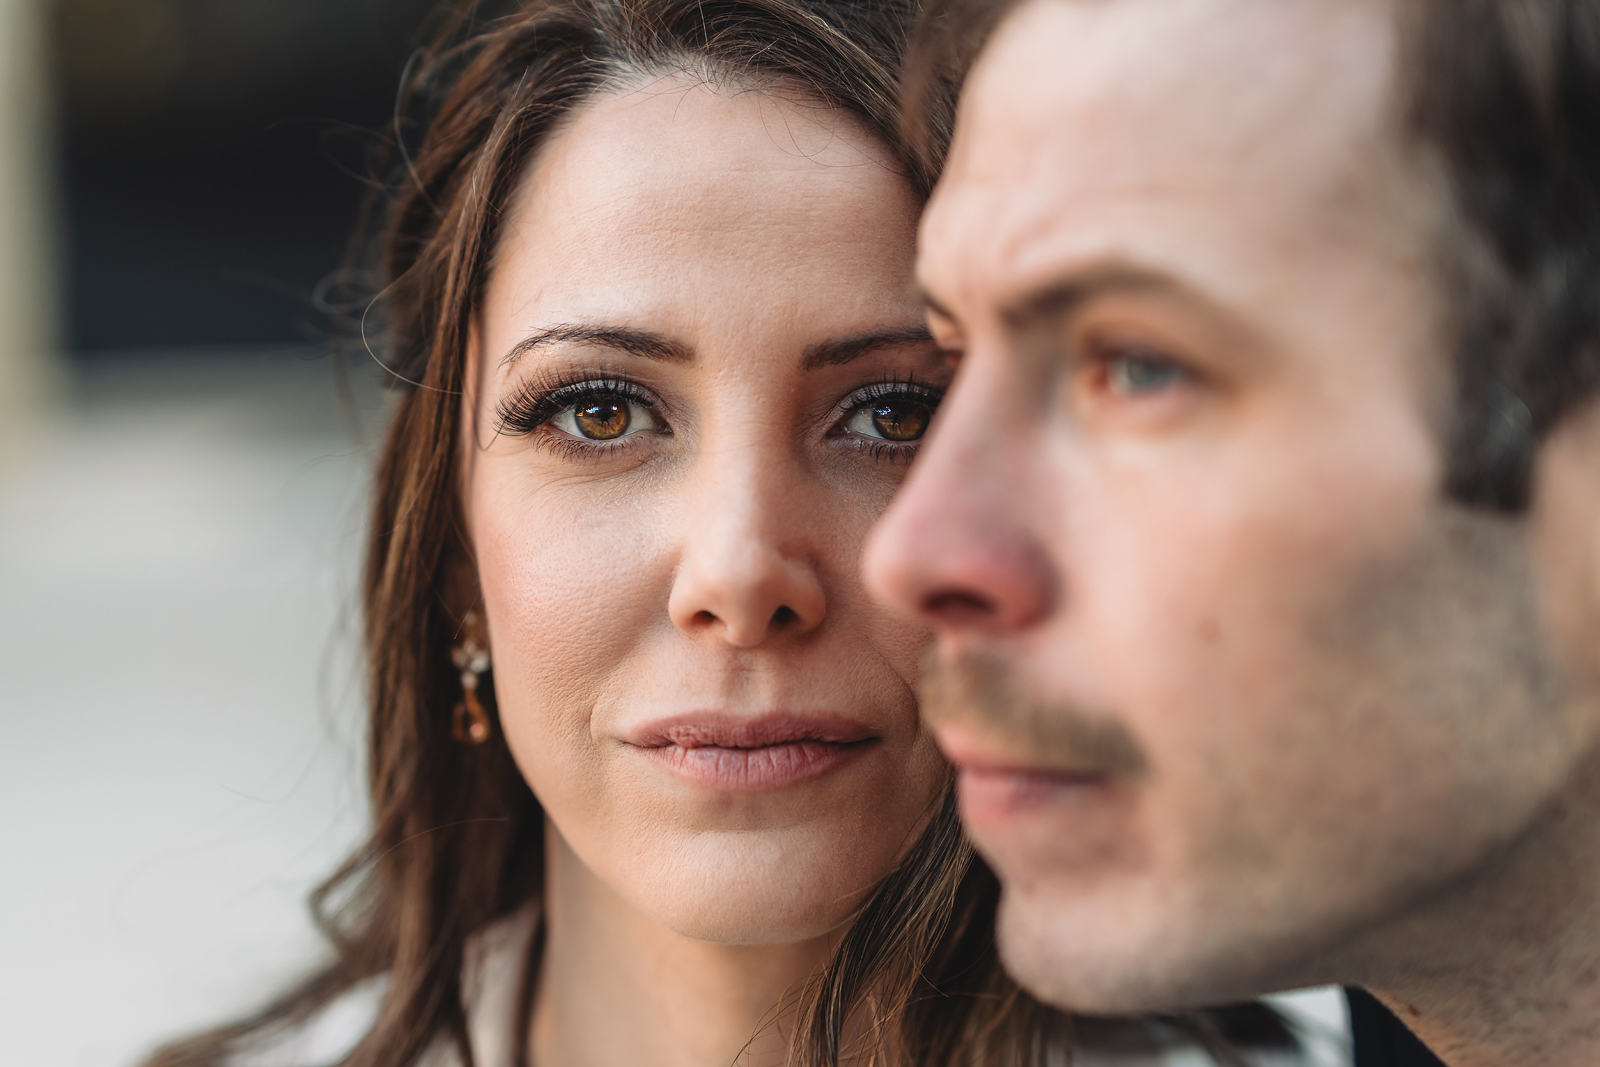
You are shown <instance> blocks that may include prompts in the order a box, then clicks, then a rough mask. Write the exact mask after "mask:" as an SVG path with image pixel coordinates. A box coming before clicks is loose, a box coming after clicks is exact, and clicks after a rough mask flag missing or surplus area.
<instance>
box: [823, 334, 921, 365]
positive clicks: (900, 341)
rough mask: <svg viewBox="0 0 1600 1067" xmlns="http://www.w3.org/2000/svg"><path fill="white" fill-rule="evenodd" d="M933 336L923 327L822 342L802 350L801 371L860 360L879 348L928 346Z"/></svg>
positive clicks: (856, 335) (857, 335)
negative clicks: (803, 356)
mask: <svg viewBox="0 0 1600 1067" xmlns="http://www.w3.org/2000/svg"><path fill="white" fill-rule="evenodd" d="M932 342H933V335H932V334H930V333H929V332H928V328H927V327H926V326H920V325H919V326H906V327H903V328H902V329H898V330H873V331H872V332H870V333H858V334H855V335H854V336H851V337H841V338H838V339H837V340H833V341H822V342H820V343H818V344H814V345H812V346H811V347H809V348H807V349H806V354H805V358H804V359H802V360H801V361H800V367H801V369H802V370H816V369H817V368H818V367H837V366H839V365H840V364H841V363H849V362H850V361H851V360H854V359H860V358H861V357H862V356H864V355H866V354H867V353H869V352H876V351H877V350H878V349H880V348H899V347H901V346H904V345H920V344H931V343H932Z"/></svg>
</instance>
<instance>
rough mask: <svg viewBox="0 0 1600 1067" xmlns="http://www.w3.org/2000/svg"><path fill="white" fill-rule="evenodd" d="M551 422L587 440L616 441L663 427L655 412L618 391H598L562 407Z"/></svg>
mask: <svg viewBox="0 0 1600 1067" xmlns="http://www.w3.org/2000/svg"><path fill="white" fill-rule="evenodd" d="M550 425H552V426H554V427H555V428H556V429H558V430H561V431H563V432H564V433H568V434H571V435H572V436H573V437H581V438H583V439H584V440H588V441H615V440H617V439H618V438H620V437H631V436H633V435H634V434H639V433H644V432H646V431H648V430H658V429H660V428H661V425H660V423H659V422H658V421H657V419H656V417H655V414H654V412H652V411H651V410H650V409H649V408H648V407H646V406H645V405H644V404H641V403H640V402H639V401H637V400H629V399H628V398H627V397H625V396H618V395H616V394H615V393H595V394H592V395H590V396H587V397H584V398H583V399H582V400H579V401H578V402H577V403H575V404H570V405H568V406H567V407H565V408H562V409H561V411H560V412H558V413H557V414H556V417H555V418H553V419H551V420H550Z"/></svg>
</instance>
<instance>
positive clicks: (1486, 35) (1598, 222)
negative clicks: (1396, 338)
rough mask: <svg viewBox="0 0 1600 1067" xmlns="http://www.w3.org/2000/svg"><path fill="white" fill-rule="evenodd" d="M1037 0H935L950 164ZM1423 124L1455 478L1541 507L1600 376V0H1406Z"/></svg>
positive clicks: (929, 161) (919, 147)
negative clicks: (1554, 440) (1006, 32)
mask: <svg viewBox="0 0 1600 1067" xmlns="http://www.w3.org/2000/svg"><path fill="white" fill-rule="evenodd" d="M1020 2H1021V0H930V2H929V3H928V4H927V6H926V8H925V10H924V13H923V15H922V17H921V21H920V22H919V24H918V28H917V31H916V35H915V39H914V41H913V44H912V48H911V53H910V56H909V58H908V61H907V66H906V74H905V79H904V83H903V86H902V88H903V95H904V101H905V109H904V116H905V120H904V121H905V124H906V125H905V132H906V135H907V139H908V141H909V142H910V144H911V145H912V146H913V148H914V150H915V151H916V153H917V154H918V156H919V158H920V159H921V161H922V162H923V164H924V165H925V166H927V167H928V168H930V169H931V170H934V171H935V172H936V170H937V167H938V165H939V163H940V162H941V161H942V159H943V156H944V151H945V149H946V148H947V147H948V144H949V139H950V134H951V128H952V124H953V116H954V113H955V97H956V94H957V93H958V92H959V90H960V87H961V83H962V81H963V80H964V79H965V77H966V74H967V71H968V70H969V68H970V67H971V65H972V62H973V60H974V59H975V58H976V56H977V53H978V52H979V50H980V49H981V48H982V46H983V44H984V42H985V41H986V40H987V38H988V37H989V35H990V34H991V33H992V32H993V30H994V28H995V27H996V26H997V25H998V24H999V22H1000V21H1001V20H1002V19H1003V18H1004V17H1005V15H1006V14H1007V13H1008V12H1009V11H1010V10H1011V9H1012V8H1013V7H1015V6H1016V5H1017V4H1018V3H1020ZM1393 2H1394V3H1395V5H1396V10H1397V12H1398V15H1399V18H1400V24H1401V32H1402V34H1403V42H1404V47H1403V51H1402V58H1401V72H1400V77H1401V78H1402V79H1403V82H1402V86H1401V89H1402V92H1403V93H1404V97H1403V101H1404V109H1405V110H1404V114H1405V119H1406V129H1407V131H1408V132H1409V134H1410V135H1411V137H1412V138H1413V139H1414V143H1415V144H1416V146H1417V147H1419V148H1421V149H1422V150H1423V151H1424V152H1426V153H1428V154H1429V155H1431V156H1432V157H1433V158H1434V160H1436V161H1437V165H1438V167H1439V168H1440V170H1441V172H1442V174H1443V177H1444V180H1445V182H1446V184H1447V186H1448V192H1449V195H1450V198H1451V200H1452V204H1451V207H1452V208H1453V210H1454V214H1455V218H1456V222H1457V224H1456V225H1454V226H1452V227H1449V230H1450V232H1449V233H1447V234H1444V235H1442V236H1441V238H1440V240H1439V242H1438V246H1439V247H1438V274H1439V279H1440V289H1441V291H1442V292H1443V293H1444V294H1445V298H1446V305H1445V311H1446V314H1447V324H1448V327H1449V333H1450V342H1451V344H1452V346H1453V349H1454V358H1455V366H1456V371H1457V373H1456V388H1457V394H1458V403H1457V405H1456V407H1455V414H1454V422H1453V425H1452V426H1451V428H1450V431H1449V433H1450V439H1449V442H1448V456H1449V466H1448V471H1447V482H1446V486H1445V489H1446V491H1447V492H1448V493H1449V495H1450V496H1451V497H1453V498H1454V499H1456V500H1458V501H1460V502H1462V503H1464V504H1467V505H1469V506H1473V507H1477V508H1484V509H1489V510H1496V511H1506V512H1517V511H1521V510H1523V509H1524V508H1526V506H1527V504H1528V498H1529V493H1530V490H1531V485H1530V482H1531V474H1532V470H1533V459H1534V455H1535V453H1536V452H1537V450H1538V447H1539V444H1540V442H1541V441H1543V440H1544V439H1545V437H1546V436H1548V434H1549V433H1550V431H1551V430H1552V429H1553V428H1554V427H1555V426H1556V425H1557V424H1559V423H1560V422H1561V420H1562V419H1563V418H1564V417H1566V416H1567V415H1569V414H1571V413H1572V412H1573V411H1574V410H1576V409H1577V408H1578V407H1579V406H1581V405H1582V404H1583V403H1584V402H1585V401H1587V400H1589V399H1591V398H1592V397H1593V396H1594V394H1595V393H1596V392H1597V391H1600V0H1393Z"/></svg>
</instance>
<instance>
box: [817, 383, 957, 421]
mask: <svg viewBox="0 0 1600 1067" xmlns="http://www.w3.org/2000/svg"><path fill="white" fill-rule="evenodd" d="M907 398H909V399H914V400H924V401H927V402H928V403H929V404H932V405H934V406H938V403H939V401H941V400H943V399H944V390H943V389H939V388H937V387H935V386H932V385H926V384H924V383H922V382H919V381H917V380H916V379H915V378H912V377H906V378H885V379H884V380H883V381H880V382H873V383H871V384H870V385H864V386H862V387H861V388H860V389H857V390H856V391H855V392H853V393H851V394H850V395H849V396H847V397H845V398H844V400H843V402H841V403H840V405H839V411H840V413H841V414H843V413H846V412H851V411H854V410H856V409H857V408H859V407H862V406H864V405H866V404H870V403H872V402H873V401H874V400H902V399H907Z"/></svg>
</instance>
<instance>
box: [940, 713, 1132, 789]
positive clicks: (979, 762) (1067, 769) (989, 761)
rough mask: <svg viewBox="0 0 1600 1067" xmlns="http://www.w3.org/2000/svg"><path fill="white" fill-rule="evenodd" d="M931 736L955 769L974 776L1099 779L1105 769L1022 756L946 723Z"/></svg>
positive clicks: (1103, 774)
mask: <svg viewBox="0 0 1600 1067" xmlns="http://www.w3.org/2000/svg"><path fill="white" fill-rule="evenodd" d="M934 739H935V740H936V741H938V743H939V750H940V751H941V752H943V753H944V756H945V759H947V760H949V761H950V762H951V763H952V764H954V765H955V767H956V769H957V770H960V771H963V772H966V773H970V774H972V775H974V776H977V777H995V776H1015V777H1029V778H1038V779H1052V778H1053V779H1060V780H1062V781H1082V782H1093V781H1100V780H1103V779H1104V778H1105V777H1106V772H1105V771H1104V770H1102V769H1101V768H1098V767H1088V766H1062V765H1059V764H1052V763H1049V762H1048V761H1045V760H1041V759H1039V757H1038V756H1037V755H1023V754H1020V753H1017V752H1015V751H1011V750H1009V749H1008V748H1006V747H1005V746H1003V745H998V744H996V743H995V742H994V741H992V740H990V739H989V738H987V737H985V736H983V735H981V734H978V733H976V732H975V731H972V730H970V729H967V728H964V727H961V726H958V725H954V724H950V725H944V724H941V725H939V726H936V727H935V728H934Z"/></svg>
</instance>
